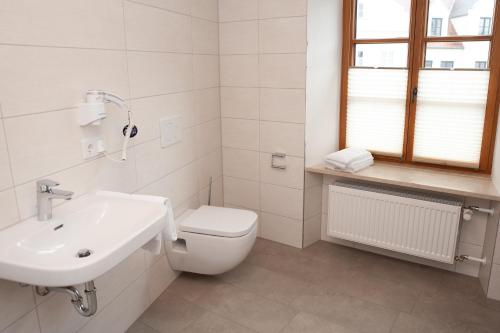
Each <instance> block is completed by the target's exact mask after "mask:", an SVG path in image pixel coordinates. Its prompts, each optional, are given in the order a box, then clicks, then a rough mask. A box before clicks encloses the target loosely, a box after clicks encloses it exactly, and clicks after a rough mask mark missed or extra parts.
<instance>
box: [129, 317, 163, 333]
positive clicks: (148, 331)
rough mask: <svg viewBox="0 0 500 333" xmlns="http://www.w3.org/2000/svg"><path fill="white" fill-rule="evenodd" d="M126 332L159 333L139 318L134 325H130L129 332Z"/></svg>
mask: <svg viewBox="0 0 500 333" xmlns="http://www.w3.org/2000/svg"><path fill="white" fill-rule="evenodd" d="M125 333H159V332H158V331H157V330H155V329H153V328H152V327H149V326H148V325H146V324H144V323H143V322H141V321H139V320H138V321H136V322H135V323H133V324H132V326H130V327H129V329H128V330H127V332H125Z"/></svg>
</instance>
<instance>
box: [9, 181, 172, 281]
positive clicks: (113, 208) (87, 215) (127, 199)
mask: <svg viewBox="0 0 500 333" xmlns="http://www.w3.org/2000/svg"><path fill="white" fill-rule="evenodd" d="M165 202H166V199H165V198H161V197H152V196H141V195H129V194H123V193H115V192H104V191H101V192H97V193H95V194H89V195H85V196H82V197H79V198H77V199H74V200H72V201H71V202H69V203H68V204H66V205H62V206H61V207H57V208H55V209H54V215H53V218H52V219H51V220H49V221H43V222H41V221H38V220H37V218H36V217H34V218H31V219H29V220H26V221H24V222H21V223H18V224H16V225H14V226H12V227H10V228H7V229H5V230H3V231H0V279H6V280H12V281H17V282H23V283H27V284H31V285H36V286H45V287H62V286H72V285H78V284H81V283H84V282H87V281H91V280H94V279H95V278H97V277H98V276H100V275H102V274H103V273H105V272H106V271H108V270H110V269H111V268H113V267H114V266H115V265H117V264H118V263H119V262H121V261H122V260H123V259H125V258H126V257H128V256H129V255H131V254H132V253H133V252H135V251H136V250H137V249H139V248H140V247H141V246H143V245H144V244H145V243H147V242H148V241H149V240H151V239H152V238H154V237H155V236H156V235H157V234H158V233H160V232H161V231H162V229H163V228H164V226H165V218H166V214H167V206H166V205H165Z"/></svg>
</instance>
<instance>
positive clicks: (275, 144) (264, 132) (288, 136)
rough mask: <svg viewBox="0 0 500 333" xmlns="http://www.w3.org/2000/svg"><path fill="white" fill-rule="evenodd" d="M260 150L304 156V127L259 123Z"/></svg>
mask: <svg viewBox="0 0 500 333" xmlns="http://www.w3.org/2000/svg"><path fill="white" fill-rule="evenodd" d="M260 150H261V151H263V152H268V153H274V152H282V153H286V154H287V155H292V156H299V157H302V156H304V125H302V124H291V123H279V122H269V121H261V122H260Z"/></svg>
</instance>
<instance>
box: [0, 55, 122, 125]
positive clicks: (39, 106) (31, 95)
mask: <svg viewBox="0 0 500 333" xmlns="http://www.w3.org/2000/svg"><path fill="white" fill-rule="evenodd" d="M0 58H1V59H2V62H1V63H0V72H1V73H2V75H1V76H0V99H1V100H2V112H3V115H4V117H7V116H15V115H21V114H30V113H37V112H42V111H48V110H58V109H65V108H72V107H75V106H76V105H78V104H80V103H82V102H83V95H84V94H85V92H86V91H87V90H89V89H103V90H108V91H112V92H114V93H115V94H117V95H119V96H122V97H124V98H127V97H128V95H129V94H128V83H127V82H128V80H127V63H126V58H125V54H124V52H119V51H105V50H85V49H67V48H45V47H44V48H40V47H29V46H0Z"/></svg>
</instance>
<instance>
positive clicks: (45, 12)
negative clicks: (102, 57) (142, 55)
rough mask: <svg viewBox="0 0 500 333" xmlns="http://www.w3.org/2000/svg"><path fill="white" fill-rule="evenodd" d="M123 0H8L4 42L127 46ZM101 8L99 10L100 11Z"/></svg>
mask: <svg viewBox="0 0 500 333" xmlns="http://www.w3.org/2000/svg"><path fill="white" fill-rule="evenodd" d="M122 6H123V5H122V1H121V0H74V1H66V0H52V1H50V4H49V3H47V2H46V1H37V0H26V1H16V0H5V1H2V10H1V11H0V42H1V43H11V44H29V45H47V46H71V47H88V48H105V49H123V48H124V47H125V38H124V31H123V7H122ZM96 8H98V10H96Z"/></svg>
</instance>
